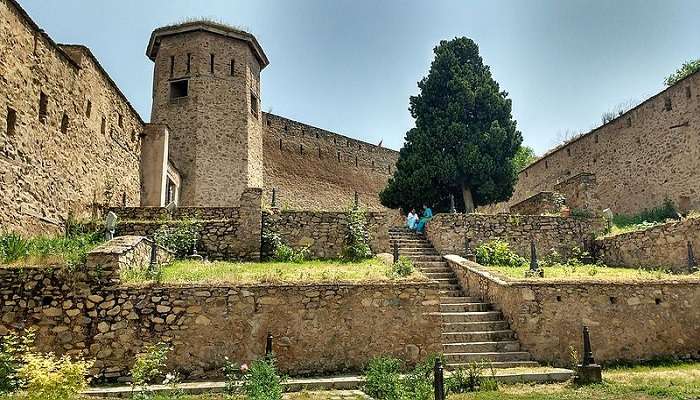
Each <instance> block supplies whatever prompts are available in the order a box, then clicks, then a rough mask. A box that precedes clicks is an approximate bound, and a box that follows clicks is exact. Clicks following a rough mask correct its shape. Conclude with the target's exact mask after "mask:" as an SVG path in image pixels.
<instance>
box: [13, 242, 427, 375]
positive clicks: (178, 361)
mask: <svg viewBox="0 0 700 400" xmlns="http://www.w3.org/2000/svg"><path fill="white" fill-rule="evenodd" d="M100 257H105V255H104V254H102V255H100ZM123 258H124V255H123V254H117V253H114V254H112V260H111V261H109V260H104V258H103V260H102V263H103V264H104V265H117V264H118V260H119V259H123ZM89 267H90V266H89ZM91 267H92V269H93V270H94V269H95V266H94V265H92V266H91ZM22 271H23V273H19V271H18V270H17V269H11V268H0V282H2V289H0V310H1V311H0V335H6V334H7V333H8V331H9V330H10V329H17V328H21V327H30V326H36V327H37V328H38V329H39V331H38V348H39V350H41V351H55V352H57V353H59V354H60V353H68V354H72V355H76V356H77V355H82V356H84V357H85V358H88V359H96V364H95V369H94V371H92V372H93V373H94V374H96V375H97V376H98V377H100V378H106V379H108V380H117V379H123V378H125V376H126V375H128V370H129V369H130V368H131V365H132V364H133V361H134V356H135V354H137V353H138V352H140V351H141V350H142V349H143V346H144V345H146V344H148V343H157V342H160V341H164V342H167V343H169V344H171V345H172V346H173V347H174V351H173V353H172V354H171V355H170V356H169V357H168V363H169V368H173V369H176V370H178V371H179V372H180V373H182V374H183V377H184V378H185V379H208V380H213V379H222V378H223V377H222V371H221V367H222V366H223V364H224V362H225V358H224V357H228V358H229V359H231V360H233V361H237V362H250V361H251V360H253V359H256V358H260V357H262V356H263V355H264V352H265V337H266V336H267V334H268V332H270V333H272V335H273V336H274V338H275V340H274V351H275V353H276V355H277V357H278V360H279V367H280V368H281V370H282V371H283V372H285V373H290V374H295V375H297V374H321V373H332V372H341V371H359V370H360V369H362V368H363V367H364V366H365V365H366V363H367V362H368V361H369V360H370V359H371V358H372V357H375V356H379V355H392V356H395V357H400V358H403V359H407V360H409V361H416V360H418V359H419V358H421V359H422V358H424V357H426V356H427V355H429V354H431V353H435V352H438V351H439V350H440V318H439V316H438V315H437V311H438V304H439V297H438V296H439V294H438V287H437V284H436V283H431V282H387V283H374V284H345V283H336V284H317V285H289V286H285V285H258V286H256V285H253V286H235V285H229V286H226V285H221V286H196V285H190V286H178V287H163V286H158V287H125V286H115V285H105V284H98V283H95V282H94V281H91V280H90V279H83V280H82V283H81V284H80V285H70V286H66V285H65V283H66V279H67V275H66V272H65V271H62V270H60V269H22ZM73 278H75V277H73ZM74 280H75V279H72V281H74Z"/></svg>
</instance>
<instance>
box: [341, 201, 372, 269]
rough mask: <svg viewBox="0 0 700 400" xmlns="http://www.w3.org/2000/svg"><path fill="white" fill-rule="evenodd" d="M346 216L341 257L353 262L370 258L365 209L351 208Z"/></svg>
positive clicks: (370, 251)
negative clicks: (346, 225) (345, 229)
mask: <svg viewBox="0 0 700 400" xmlns="http://www.w3.org/2000/svg"><path fill="white" fill-rule="evenodd" d="M347 216H348V233H347V234H346V235H345V247H344V248H343V258H345V259H346V260H349V261H354V262H357V261H362V260H365V259H368V258H371V257H372V250H371V249H370V248H369V234H368V233H367V218H366V215H365V211H364V210H362V209H360V208H351V209H350V210H349V211H348V212H347Z"/></svg>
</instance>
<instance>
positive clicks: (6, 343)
mask: <svg viewBox="0 0 700 400" xmlns="http://www.w3.org/2000/svg"><path fill="white" fill-rule="evenodd" d="M35 336H36V335H35V331H34V330H26V331H24V334H23V335H22V336H18V335H17V334H16V333H14V332H11V333H10V334H8V335H5V336H3V337H0V394H2V393H12V392H14V391H16V390H18V389H19V388H21V387H22V384H23V382H22V378H21V377H20V376H19V371H20V369H21V368H22V367H23V366H24V364H25V363H24V356H25V355H26V354H28V353H29V351H30V349H31V347H32V345H33V344H34V338H35Z"/></svg>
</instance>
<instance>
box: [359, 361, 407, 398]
mask: <svg viewBox="0 0 700 400" xmlns="http://www.w3.org/2000/svg"><path fill="white" fill-rule="evenodd" d="M401 366H402V363H401V361H400V360H397V359H395V358H389V357H377V358H373V359H371V360H370V362H369V364H368V365H367V369H366V370H365V387H364V391H365V393H367V395H368V396H370V397H372V398H374V399H377V400H401V375H400V372H401Z"/></svg>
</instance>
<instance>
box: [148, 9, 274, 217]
mask: <svg viewBox="0 0 700 400" xmlns="http://www.w3.org/2000/svg"><path fill="white" fill-rule="evenodd" d="M146 54H147V55H148V57H149V58H150V59H151V60H153V61H154V62H155V68H154V73H153V109H152V113H151V122H152V123H154V124H165V125H167V126H168V128H169V131H170V141H169V145H168V150H169V158H170V161H171V162H172V163H173V164H174V166H175V168H177V170H178V171H179V172H180V177H181V179H182V186H181V188H180V205H182V206H199V207H202V206H206V207H229V206H237V205H238V201H239V198H240V196H241V194H242V193H243V191H244V190H245V189H247V188H261V187H263V142H262V140H263V139H262V115H261V114H262V113H261V112H260V71H261V70H262V69H263V68H265V67H266V66H267V65H268V64H269V61H268V59H267V56H266V55H265V53H264V52H263V50H262V47H260V44H259V43H258V41H257V40H256V39H255V37H254V36H253V35H251V34H249V33H247V32H244V31H241V30H239V29H235V28H233V27H230V26H226V25H222V24H218V23H213V22H209V21H196V22H187V23H183V24H179V25H173V26H167V27H163V28H158V29H156V30H155V31H154V32H153V34H152V35H151V40H150V42H149V44H148V49H147V53H146Z"/></svg>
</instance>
